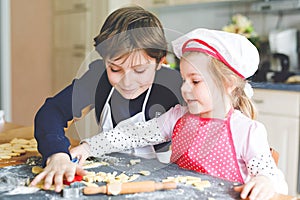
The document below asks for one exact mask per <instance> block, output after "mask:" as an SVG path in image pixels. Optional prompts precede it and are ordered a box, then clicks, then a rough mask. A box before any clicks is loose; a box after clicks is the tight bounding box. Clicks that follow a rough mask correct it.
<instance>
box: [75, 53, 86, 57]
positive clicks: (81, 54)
mask: <svg viewBox="0 0 300 200" xmlns="http://www.w3.org/2000/svg"><path fill="white" fill-rule="evenodd" d="M73 57H84V53H73Z"/></svg>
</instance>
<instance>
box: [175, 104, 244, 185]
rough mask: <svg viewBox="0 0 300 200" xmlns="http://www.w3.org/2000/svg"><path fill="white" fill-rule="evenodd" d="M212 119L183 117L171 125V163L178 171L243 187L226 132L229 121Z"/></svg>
mask: <svg viewBox="0 0 300 200" xmlns="http://www.w3.org/2000/svg"><path fill="white" fill-rule="evenodd" d="M232 112H233V109H231V111H230V112H229V113H228V115H227V118H225V119H224V120H222V119H213V118H200V117H199V116H196V115H192V114H190V113H187V114H185V115H184V116H183V117H181V118H180V119H179V120H178V121H177V122H176V124H175V127H174V130H173V135H172V156H171V162H174V163H176V164H178V166H179V167H182V168H185V169H189V170H194V171H197V172H201V173H205V174H210V175H212V176H216V177H219V178H223V179H226V180H229V181H234V182H240V183H244V181H243V178H242V176H241V173H240V170H239V165H238V163H237V158H236V153H235V148H234V144H233V140H232V135H231V130H230V117H231V114H232Z"/></svg>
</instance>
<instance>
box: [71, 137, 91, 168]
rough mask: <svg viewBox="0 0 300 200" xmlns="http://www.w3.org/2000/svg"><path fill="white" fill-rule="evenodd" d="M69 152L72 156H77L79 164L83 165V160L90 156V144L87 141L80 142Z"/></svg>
mask: <svg viewBox="0 0 300 200" xmlns="http://www.w3.org/2000/svg"><path fill="white" fill-rule="evenodd" d="M70 154H71V156H72V158H76V157H77V158H78V159H79V164H80V165H83V163H84V161H85V160H86V159H87V158H88V157H90V156H91V154H90V146H89V145H88V144H87V143H85V142H84V143H82V144H80V145H78V146H77V147H74V148H72V149H71V150H70Z"/></svg>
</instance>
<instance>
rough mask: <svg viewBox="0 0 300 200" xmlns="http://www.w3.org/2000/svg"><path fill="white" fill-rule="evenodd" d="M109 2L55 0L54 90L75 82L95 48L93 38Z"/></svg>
mask: <svg viewBox="0 0 300 200" xmlns="http://www.w3.org/2000/svg"><path fill="white" fill-rule="evenodd" d="M107 5H108V1H106V0H105V1H99V0H72V1H70V0H54V1H53V6H52V8H53V21H54V23H53V50H52V52H53V59H52V60H53V68H52V91H53V93H57V92H58V91H60V90H61V89H62V88H64V87H65V86H67V85H68V84H70V83H71V81H72V80H73V79H74V78H75V77H76V75H77V71H78V70H79V68H80V66H81V64H82V63H83V62H84V60H85V58H86V57H87V55H89V53H90V52H91V51H93V50H94V47H93V44H94V41H93V38H94V37H95V36H96V35H97V34H98V32H99V30H100V27H101V26H102V24H103V21H104V20H105V18H106V16H107V13H108V8H107Z"/></svg>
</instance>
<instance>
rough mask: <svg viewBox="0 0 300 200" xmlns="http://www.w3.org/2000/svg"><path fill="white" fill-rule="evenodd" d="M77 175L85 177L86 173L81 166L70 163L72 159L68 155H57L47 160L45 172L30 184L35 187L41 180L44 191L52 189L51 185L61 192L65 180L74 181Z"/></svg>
mask: <svg viewBox="0 0 300 200" xmlns="http://www.w3.org/2000/svg"><path fill="white" fill-rule="evenodd" d="M75 173H76V174H78V175H80V176H84V175H85V174H86V171H85V170H83V169H82V168H81V166H80V165H78V164H76V163H73V162H72V161H70V157H69V155H68V154H66V153H56V154H53V155H52V156H50V157H49V158H48V160H47V166H46V167H45V169H44V171H43V172H41V173H40V174H39V175H37V176H36V177H35V178H34V179H33V181H32V182H31V183H30V185H31V186H35V185H36V184H37V183H39V182H40V181H41V180H44V189H45V190H48V189H50V187H51V185H52V184H54V185H55V191H56V192H60V191H61V189H62V186H63V178H64V177H66V179H67V181H68V182H71V181H72V180H73V179H74V176H75Z"/></svg>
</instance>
